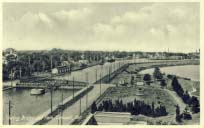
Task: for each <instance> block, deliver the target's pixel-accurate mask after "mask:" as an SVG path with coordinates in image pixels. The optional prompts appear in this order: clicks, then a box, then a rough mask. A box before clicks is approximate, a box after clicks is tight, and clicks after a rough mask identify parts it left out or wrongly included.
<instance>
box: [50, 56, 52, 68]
mask: <svg viewBox="0 0 204 128" xmlns="http://www.w3.org/2000/svg"><path fill="white" fill-rule="evenodd" d="M50 63H51V64H50V70H51V71H52V55H51V56H50Z"/></svg>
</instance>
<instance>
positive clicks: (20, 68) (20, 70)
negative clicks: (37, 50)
mask: <svg viewBox="0 0 204 128" xmlns="http://www.w3.org/2000/svg"><path fill="white" fill-rule="evenodd" d="M21 72H22V69H21V67H20V78H21Z"/></svg>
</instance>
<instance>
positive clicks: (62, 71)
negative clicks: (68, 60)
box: [52, 66, 71, 74]
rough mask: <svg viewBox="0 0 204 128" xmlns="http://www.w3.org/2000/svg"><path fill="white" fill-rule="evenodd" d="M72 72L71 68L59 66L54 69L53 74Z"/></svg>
mask: <svg viewBox="0 0 204 128" xmlns="http://www.w3.org/2000/svg"><path fill="white" fill-rule="evenodd" d="M70 71H71V68H70V66H57V67H56V68H53V69H52V74H63V73H66V72H70Z"/></svg>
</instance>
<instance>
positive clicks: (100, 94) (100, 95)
mask: <svg viewBox="0 0 204 128" xmlns="http://www.w3.org/2000/svg"><path fill="white" fill-rule="evenodd" d="M100 96H101V74H100Z"/></svg>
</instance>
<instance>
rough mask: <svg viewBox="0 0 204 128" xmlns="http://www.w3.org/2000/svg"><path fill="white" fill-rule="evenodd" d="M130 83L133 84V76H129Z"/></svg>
mask: <svg viewBox="0 0 204 128" xmlns="http://www.w3.org/2000/svg"><path fill="white" fill-rule="evenodd" d="M130 83H131V85H134V76H131V80H130Z"/></svg>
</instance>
